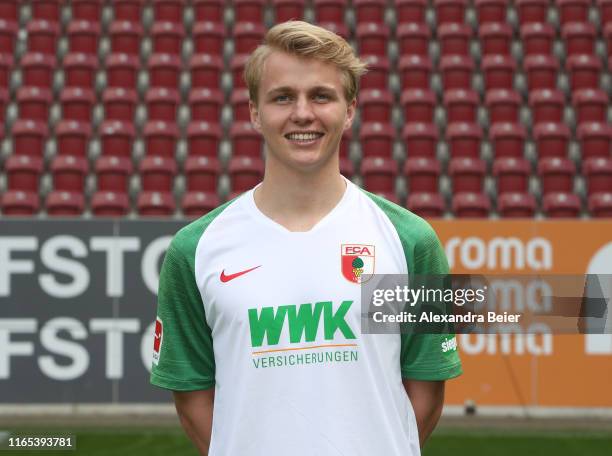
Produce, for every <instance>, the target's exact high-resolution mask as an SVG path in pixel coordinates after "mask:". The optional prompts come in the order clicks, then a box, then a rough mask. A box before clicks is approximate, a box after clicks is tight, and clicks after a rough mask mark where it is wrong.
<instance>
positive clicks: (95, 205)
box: [91, 191, 130, 217]
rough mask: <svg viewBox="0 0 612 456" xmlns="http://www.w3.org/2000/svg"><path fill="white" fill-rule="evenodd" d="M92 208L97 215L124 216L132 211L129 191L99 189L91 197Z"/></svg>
mask: <svg viewBox="0 0 612 456" xmlns="http://www.w3.org/2000/svg"><path fill="white" fill-rule="evenodd" d="M91 210H92V212H93V214H94V215H95V216H96V217H123V216H125V215H127V214H128V212H129V211H130V199H129V197H128V195H127V193H118V192H108V191H98V192H95V193H94V194H93V196H92V197H91Z"/></svg>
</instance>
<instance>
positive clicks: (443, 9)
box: [433, 0, 467, 25]
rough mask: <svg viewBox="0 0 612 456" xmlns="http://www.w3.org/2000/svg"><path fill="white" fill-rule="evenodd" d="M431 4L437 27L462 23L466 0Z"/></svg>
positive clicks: (437, 1) (447, 0) (440, 0)
mask: <svg viewBox="0 0 612 456" xmlns="http://www.w3.org/2000/svg"><path fill="white" fill-rule="evenodd" d="M433 4H434V8H435V9H436V20H437V23H438V25H441V24H448V23H457V24H462V23H463V17H464V15H465V8H466V6H467V0H434V2H433Z"/></svg>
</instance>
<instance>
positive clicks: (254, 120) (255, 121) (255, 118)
mask: <svg viewBox="0 0 612 456" xmlns="http://www.w3.org/2000/svg"><path fill="white" fill-rule="evenodd" d="M249 113H250V116H251V124H252V125H253V128H254V129H255V130H256V131H258V132H259V133H261V122H260V121H259V110H258V109H257V105H256V104H255V103H254V102H253V101H252V100H250V99H249Z"/></svg>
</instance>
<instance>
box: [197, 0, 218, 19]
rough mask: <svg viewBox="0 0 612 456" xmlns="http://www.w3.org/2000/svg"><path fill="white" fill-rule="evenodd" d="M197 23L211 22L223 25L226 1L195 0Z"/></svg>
mask: <svg viewBox="0 0 612 456" xmlns="http://www.w3.org/2000/svg"><path fill="white" fill-rule="evenodd" d="M192 3H193V9H194V13H195V18H196V23H201V22H206V21H211V22H216V23H217V24H223V11H224V6H225V1H224V0H193V1H192Z"/></svg>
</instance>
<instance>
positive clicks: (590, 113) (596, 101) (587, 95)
mask: <svg viewBox="0 0 612 456" xmlns="http://www.w3.org/2000/svg"><path fill="white" fill-rule="evenodd" d="M572 104H573V105H574V112H575V113H576V121H577V123H578V124H579V125H580V124H582V123H585V122H604V123H605V122H606V118H607V110H608V94H606V92H604V91H603V90H601V89H597V90H593V89H583V90H577V91H576V92H574V93H572Z"/></svg>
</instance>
